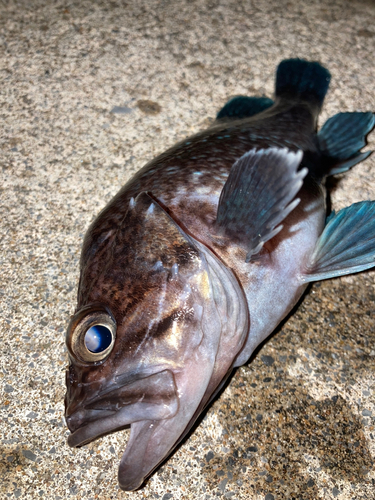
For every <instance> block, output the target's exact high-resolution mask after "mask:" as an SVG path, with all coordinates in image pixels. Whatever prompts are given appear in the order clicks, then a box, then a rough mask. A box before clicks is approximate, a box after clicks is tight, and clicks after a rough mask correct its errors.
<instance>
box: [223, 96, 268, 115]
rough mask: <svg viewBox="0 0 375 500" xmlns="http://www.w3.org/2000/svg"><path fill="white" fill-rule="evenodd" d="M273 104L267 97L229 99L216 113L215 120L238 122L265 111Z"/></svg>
mask: <svg viewBox="0 0 375 500" xmlns="http://www.w3.org/2000/svg"><path fill="white" fill-rule="evenodd" d="M273 104H274V102H273V100H272V99H269V98H268V97H246V96H242V95H240V96H238V97H233V99H230V100H229V101H228V102H227V103H226V104H225V105H224V107H223V108H222V109H221V110H220V111H219V112H218V114H217V116H216V120H221V119H223V118H230V119H236V120H240V119H241V118H249V117H250V116H254V115H257V114H258V113H261V112H262V111H265V110H266V109H268V108H269V107H271V106H272V105H273Z"/></svg>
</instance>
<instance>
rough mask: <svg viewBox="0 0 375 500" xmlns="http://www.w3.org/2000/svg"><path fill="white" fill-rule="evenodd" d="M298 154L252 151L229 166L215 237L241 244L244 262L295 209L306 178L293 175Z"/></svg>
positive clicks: (300, 155)
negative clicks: (217, 233)
mask: <svg viewBox="0 0 375 500" xmlns="http://www.w3.org/2000/svg"><path fill="white" fill-rule="evenodd" d="M301 160H302V151H298V152H297V153H293V152H291V151H289V150H288V149H286V148H284V149H281V148H269V149H260V150H259V151H256V150H255V149H253V150H251V151H249V152H248V153H245V154H244V155H243V156H241V158H240V159H239V160H237V161H236V163H235V164H234V165H233V166H232V169H231V171H230V173H229V176H228V179H227V181H226V183H225V185H224V187H223V190H222V192H221V195H220V200H219V206H218V210H217V221H216V223H217V226H218V229H219V233H220V232H221V233H223V234H224V235H226V236H228V237H233V238H237V239H240V240H242V241H245V244H246V245H247V246H248V253H247V256H246V262H249V260H250V259H251V257H252V256H253V255H256V254H257V253H259V252H260V250H261V249H262V247H263V245H264V243H265V242H266V241H268V240H270V239H271V238H273V237H274V236H275V235H276V234H277V233H278V232H279V231H281V229H282V226H281V225H280V223H281V222H282V221H283V220H284V219H285V217H286V216H287V215H288V214H289V213H290V212H291V211H292V210H293V209H294V208H295V207H296V206H297V205H298V203H299V201H300V200H299V199H294V198H295V196H296V194H297V193H298V191H299V190H300V189H301V186H302V184H303V178H304V177H305V175H306V174H307V169H306V168H304V169H302V170H301V171H299V172H297V170H298V167H299V165H300V163H301Z"/></svg>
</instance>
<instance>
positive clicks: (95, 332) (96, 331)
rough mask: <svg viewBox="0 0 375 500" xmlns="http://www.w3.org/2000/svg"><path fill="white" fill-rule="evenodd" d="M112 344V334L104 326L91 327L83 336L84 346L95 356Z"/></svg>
mask: <svg viewBox="0 0 375 500" xmlns="http://www.w3.org/2000/svg"><path fill="white" fill-rule="evenodd" d="M111 343H112V332H111V330H110V329H109V328H107V327H106V326H104V325H94V326H91V327H90V328H89V329H88V330H87V332H86V334H85V346H86V347H87V349H88V350H89V351H90V352H93V353H95V354H97V353H100V352H103V351H105V350H106V349H107V348H108V347H109V346H110V345H111Z"/></svg>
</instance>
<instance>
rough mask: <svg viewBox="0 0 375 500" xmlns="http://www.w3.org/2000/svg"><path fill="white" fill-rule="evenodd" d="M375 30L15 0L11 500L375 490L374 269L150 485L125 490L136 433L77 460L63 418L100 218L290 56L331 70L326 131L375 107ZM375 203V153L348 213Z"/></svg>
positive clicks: (319, 11)
mask: <svg viewBox="0 0 375 500" xmlns="http://www.w3.org/2000/svg"><path fill="white" fill-rule="evenodd" d="M374 23H375V4H374V2H373V1H372V0H368V1H354V0H353V1H351V2H348V1H347V0H330V1H324V0H321V1H319V0H311V1H309V2H306V1H305V0H303V1H302V0H298V1H289V2H287V1H280V0H259V1H252V2H251V1H244V0H222V1H217V0H212V1H206V0H196V1H187V0H182V1H176V2H168V1H159V2H157V1H154V0H151V1H150V0H137V1H135V0H129V1H128V2H126V3H125V2H123V3H121V2H119V1H117V2H115V1H112V2H109V1H105V0H102V1H88V0H87V1H82V2H75V1H69V2H67V1H63V0H56V1H54V2H48V1H37V0H28V1H26V0H24V1H6V0H2V1H0V48H1V62H0V64H1V67H0V70H1V71H0V75H1V77H0V78H1V87H0V88H1V90H0V95H1V97H0V99H1V101H0V102H1V108H0V114H1V125H0V130H1V157H0V163H1V172H2V173H1V184H0V193H1V206H0V213H1V241H0V245H1V253H0V259H1V273H0V296H1V304H0V311H1V320H0V321H1V332H2V333H1V335H2V337H1V338H2V347H1V370H0V390H1V403H0V412H1V430H2V435H1V449H0V459H1V462H0V497H1V499H3V498H4V499H5V498H8V497H10V498H13V497H15V498H22V499H37V498H43V497H44V498H49V499H55V500H58V499H65V498H74V499H75V498H77V499H81V498H84V499H88V500H90V499H100V500H107V499H110V498H111V499H115V498H116V499H117V498H121V499H123V498H128V497H129V498H131V499H134V500H136V499H141V498H159V499H161V500H167V499H176V500H177V499H202V500H203V499H206V500H208V499H212V498H215V497H220V496H223V497H224V498H232V499H235V500H237V499H250V500H253V499H254V500H255V499H256V500H260V499H261V500H263V499H265V500H273V499H274V500H279V499H288V500H289V499H290V500H291V499H303V500H307V499H333V498H337V499H339V500H343V499H345V500H346V499H356V500H358V499H373V498H374V496H375V493H374V491H375V473H374V459H375V428H374V419H375V406H374V403H375V396H374V389H375V346H374V341H375V327H374V305H375V286H374V273H364V274H362V275H357V276H354V277H348V278H343V279H338V280H334V281H329V282H324V283H321V284H317V285H314V286H313V288H312V289H311V290H310V293H309V294H308V295H307V296H306V298H305V300H304V302H303V304H302V305H301V306H300V308H299V309H298V311H297V312H296V314H295V315H294V316H293V317H291V318H290V319H289V321H287V322H286V323H285V324H284V325H283V327H282V329H281V331H279V333H278V334H277V335H275V336H273V338H271V339H270V340H269V341H268V342H267V343H266V345H265V346H264V347H263V348H262V349H261V350H260V351H259V352H258V354H257V355H256V357H255V359H253V361H252V363H251V364H250V365H248V366H245V367H243V368H241V369H239V370H238V371H237V373H236V375H235V376H234V378H233V379H232V381H231V384H230V386H229V387H228V388H227V389H226V391H225V392H224V393H223V394H222V396H221V397H220V399H219V400H218V401H217V402H216V403H215V404H214V405H213V406H212V408H211V409H210V410H209V412H208V414H207V415H206V417H205V419H204V420H203V422H202V423H201V424H200V426H199V427H198V428H197V429H196V430H195V432H194V433H193V434H192V436H191V437H190V439H189V440H187V441H186V443H185V444H184V445H183V446H182V447H181V448H180V449H179V450H178V451H177V453H175V455H174V456H173V457H172V458H171V459H170V460H169V461H168V462H167V463H166V464H165V465H164V466H163V467H162V468H161V469H160V470H159V471H158V472H157V473H156V474H155V475H154V476H153V477H152V478H151V480H150V481H149V483H148V484H147V486H146V487H145V488H144V489H143V490H141V491H139V492H137V493H129V494H128V493H124V492H121V491H120V490H119V489H118V486H117V480H116V474H117V465H118V461H119V458H120V456H121V453H122V450H123V448H124V443H125V442H126V439H127V431H123V432H121V433H119V434H117V435H112V436H108V437H106V438H103V439H101V440H99V441H98V442H96V443H93V444H90V445H89V446H86V447H84V448H82V449H80V450H72V449H70V448H68V446H67V444H66V437H67V435H68V431H67V429H66V427H65V426H64V424H63V422H62V416H63V409H64V408H63V398H64V392H65V388H64V372H65V367H66V364H67V355H66V350H65V347H64V331H65V328H66V325H67V322H68V319H69V315H70V314H71V313H72V311H73V309H74V305H75V304H74V303H75V293H76V286H77V279H78V258H79V252H80V246H81V242H82V238H83V235H84V233H85V230H86V228H87V227H88V225H89V223H90V221H92V219H93V217H94V216H95V214H97V213H98V211H99V209H101V208H102V207H103V206H104V205H105V204H106V203H107V202H108V201H109V200H110V198H111V197H112V196H113V195H114V194H115V193H116V192H117V191H118V189H119V188H120V186H121V185H123V184H124V182H125V181H126V180H127V179H128V178H129V177H130V176H131V175H132V174H133V173H134V172H135V171H136V170H137V169H138V168H140V167H141V166H142V165H143V164H144V163H145V162H146V161H147V160H149V159H151V158H152V157H153V156H154V155H155V154H157V153H159V152H162V151H163V150H164V149H166V148H167V147H168V146H170V145H172V144H173V143H174V142H176V141H177V140H179V139H182V138H184V137H185V136H187V135H189V134H191V133H192V132H196V131H198V130H199V129H201V128H203V127H205V126H206V125H207V124H208V123H210V122H211V121H212V119H213V118H214V116H215V113H216V111H217V110H218V109H219V108H220V106H221V105H222V104H223V103H224V102H225V101H226V100H227V99H228V97H230V96H232V95H236V94H241V93H245V94H254V93H256V94H262V93H266V94H268V95H269V94H271V93H272V89H273V75H274V70H275V67H276V65H277V64H278V62H279V61H280V60H281V59H283V58H287V57H291V56H300V57H305V58H308V59H315V60H320V61H322V62H323V63H324V64H325V65H326V66H327V67H328V68H329V70H330V71H331V73H332V77H333V78H332V85H331V89H330V92H329V94H328V96H327V100H326V105H325V108H324V112H323V114H322V122H323V121H324V120H325V119H326V118H327V117H328V116H329V115H332V114H334V113H335V112H337V111H346V110H375V95H374V81H375V69H374V52H375V30H374V25H375V24H374ZM373 137H374V134H373ZM372 142H374V140H373V141H372ZM368 198H370V199H375V157H372V158H371V159H369V160H368V161H367V162H366V163H364V164H362V165H360V166H358V167H357V168H355V169H354V170H353V171H352V172H350V173H349V174H348V175H346V176H345V177H344V178H343V180H342V181H341V182H340V183H339V184H338V185H337V186H336V188H335V191H334V193H333V205H334V207H335V208H341V207H342V206H344V205H348V204H350V203H352V202H354V201H358V200H361V199H368Z"/></svg>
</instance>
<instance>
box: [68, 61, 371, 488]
mask: <svg viewBox="0 0 375 500" xmlns="http://www.w3.org/2000/svg"><path fill="white" fill-rule="evenodd" d="M329 83H330V73H329V71H328V70H327V69H326V68H325V67H323V66H322V65H321V64H320V63H318V62H315V61H306V60H303V59H288V60H284V61H282V62H281V63H280V64H279V66H278V68H277V71H276V84H275V96H274V99H270V98H268V97H265V96H260V97H257V96H255V97H253V96H236V97H233V98H232V99H230V100H229V101H228V102H227V103H226V104H225V105H224V106H223V108H222V109H221V110H220V111H219V113H218V114H217V117H216V120H215V121H214V123H213V124H212V125H211V126H210V127H209V128H207V129H206V130H204V131H202V132H199V133H197V134H195V135H193V136H192V137H190V138H188V139H184V140H182V141H181V142H179V143H178V144H176V145H175V146H173V147H172V148H170V149H168V150H167V151H166V152H164V153H162V154H161V155H160V156H158V157H157V158H155V159H153V160H152V161H150V162H149V163H148V164H147V165H145V166H144V167H143V168H142V169H141V170H140V171H139V172H138V173H136V175H135V176H134V177H133V178H132V179H130V180H129V181H128V182H127V184H126V185H125V186H124V187H123V188H122V189H121V190H120V191H119V193H118V194H117V195H116V196H115V197H114V198H113V199H112V200H111V201H110V202H109V204H108V205H107V206H106V207H105V208H104V209H103V210H102V211H101V212H100V213H99V215H98V217H97V218H96V219H95V220H94V222H93V223H92V224H91V226H90V227H89V229H88V231H87V234H86V236H85V238H84V242H83V247H82V253H81V260H80V280H79V285H78V294H77V306H76V309H75V313H74V315H73V316H72V317H71V320H70V323H69V326H68V329H67V333H66V346H67V350H68V355H69V367H68V369H67V372H66V386H67V392H66V396H65V418H66V422H67V426H68V428H69V430H70V435H69V437H68V445H69V446H71V447H80V446H83V445H85V444H87V443H89V442H91V441H93V440H95V439H97V438H99V437H100V436H103V435H105V434H108V433H112V432H116V431H118V430H120V429H124V428H129V427H130V435H129V439H128V442H127V445H126V448H125V451H124V453H123V455H122V458H121V461H120V464H119V471H118V481H119V486H120V488H121V489H123V490H125V491H132V490H136V489H138V488H140V487H142V485H143V484H144V483H145V481H146V480H147V478H149V477H150V475H151V474H153V472H154V471H155V470H156V469H157V468H158V467H159V466H160V464H162V463H163V462H164V461H165V460H166V459H168V457H169V456H170V455H171V453H172V452H173V451H174V450H175V449H176V447H177V446H178V445H179V443H181V441H182V440H183V439H184V438H185V437H186V436H187V434H188V433H189V431H190V430H191V428H192V426H193V424H194V423H195V422H196V420H197V418H198V417H199V415H200V414H201V413H202V412H203V411H205V409H206V408H207V407H208V405H209V404H210V403H211V402H212V401H213V399H214V398H215V397H216V396H217V394H218V392H219V391H220V390H221V389H222V388H223V386H224V384H225V382H226V381H227V380H228V377H229V376H230V375H231V373H232V372H233V370H234V369H235V368H237V367H239V366H241V365H243V364H245V363H246V362H248V360H249V358H250V356H251V355H252V353H253V352H254V350H255V349H256V348H257V347H258V346H259V344H261V343H262V342H263V341H264V340H265V339H266V338H267V337H268V336H269V335H270V334H271V333H272V332H273V331H274V330H275V328H276V327H277V326H278V324H279V323H280V322H281V321H282V320H283V319H284V318H285V317H286V316H287V314H288V313H289V312H290V311H291V310H292V308H293V307H294V306H295V305H296V304H297V302H298V301H299V299H300V298H301V296H302V295H303V293H304V291H305V290H306V287H307V286H308V285H309V283H311V282H314V281H319V280H324V279H328V278H333V277H338V276H343V275H346V274H350V273H356V272H360V271H363V270H366V269H369V268H371V267H373V266H374V265H375V202H374V201H362V202H359V203H355V204H353V205H351V206H349V207H346V208H344V209H342V210H340V211H338V212H337V213H336V212H335V211H330V210H329V209H328V208H327V206H328V205H327V188H326V179H327V178H328V177H329V176H332V175H336V174H341V173H344V172H346V171H347V170H349V169H350V168H352V167H353V166H354V165H356V164H357V163H359V162H361V161H362V160H365V159H366V158H367V157H368V156H369V154H370V153H371V152H369V151H366V152H362V151H361V149H362V148H363V147H364V146H365V145H366V136H367V134H368V133H369V132H370V131H371V130H372V129H373V127H374V123H375V119H374V114H373V113H372V112H344V113H338V114H336V115H334V116H333V117H331V118H329V119H328V120H327V121H326V123H325V124H324V125H323V126H322V127H321V128H320V129H319V130H318V128H317V120H318V116H319V113H320V111H321V108H322V105H323V101H324V97H325V95H326V93H327V90H328V87H329Z"/></svg>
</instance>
